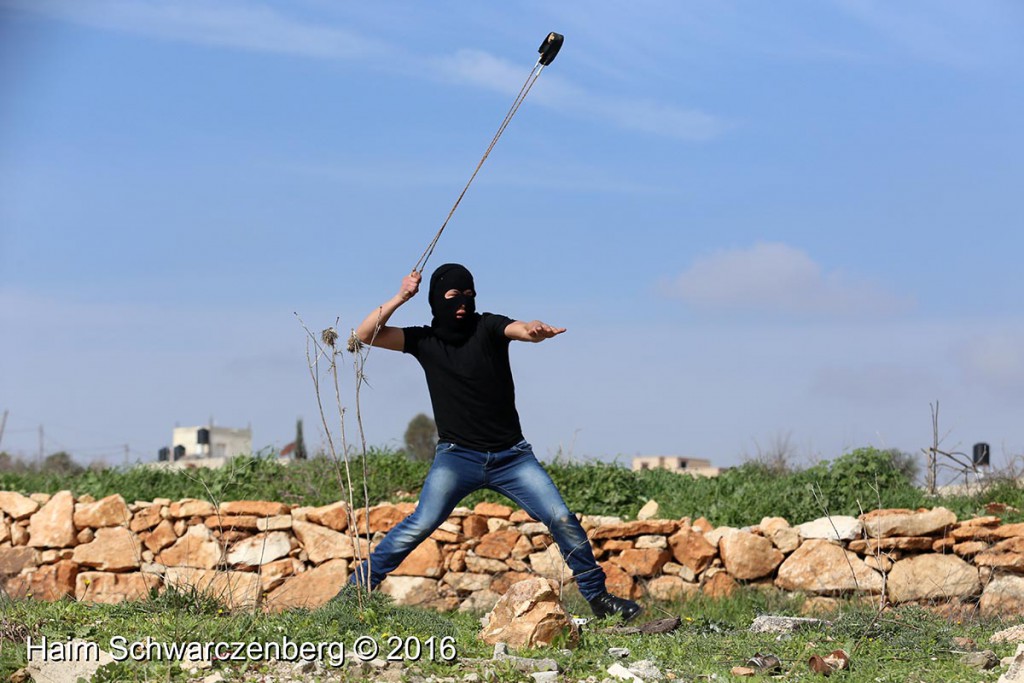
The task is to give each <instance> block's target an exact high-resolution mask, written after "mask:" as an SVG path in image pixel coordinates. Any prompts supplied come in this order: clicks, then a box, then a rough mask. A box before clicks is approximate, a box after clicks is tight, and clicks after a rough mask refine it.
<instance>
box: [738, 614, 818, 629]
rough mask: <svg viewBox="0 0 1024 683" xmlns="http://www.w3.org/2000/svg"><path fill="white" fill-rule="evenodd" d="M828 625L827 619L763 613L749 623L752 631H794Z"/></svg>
mask: <svg viewBox="0 0 1024 683" xmlns="http://www.w3.org/2000/svg"><path fill="white" fill-rule="evenodd" d="M824 626H828V622H827V621H822V620H821V619H812V618H809V617H780V616H775V615H771V614H763V615H761V616H759V617H756V618H755V619H754V621H753V622H752V623H751V624H750V631H751V632H752V633H795V632H797V631H800V630H802V629H807V628H820V627H824Z"/></svg>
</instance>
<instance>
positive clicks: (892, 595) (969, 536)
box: [0, 491, 1024, 614]
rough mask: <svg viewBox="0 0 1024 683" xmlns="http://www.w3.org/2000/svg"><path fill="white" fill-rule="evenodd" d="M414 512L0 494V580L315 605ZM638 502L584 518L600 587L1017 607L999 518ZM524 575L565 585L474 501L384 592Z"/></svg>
mask: <svg viewBox="0 0 1024 683" xmlns="http://www.w3.org/2000/svg"><path fill="white" fill-rule="evenodd" d="M653 507H654V508H656V505H655V506H653ZM414 509H415V505H414V504H411V503H399V504H395V505H379V506H375V507H372V508H370V509H369V511H367V510H365V509H360V510H357V511H356V512H355V514H354V515H352V514H350V513H349V511H348V509H347V507H346V506H345V505H344V504H342V503H335V504H332V505H327V506H324V507H315V508H314V507H291V506H288V505H284V504H281V503H276V502H269V501H232V502H225V503H221V504H220V505H214V504H213V503H211V502H209V501H204V500H195V499H185V500H178V501H171V500H168V499H158V500H154V501H149V502H145V501H136V502H134V503H127V502H126V501H125V500H124V499H123V498H122V497H121V496H119V495H113V496H109V497H107V498H103V499H102V500H93V499H92V498H91V497H89V496H82V497H80V498H79V499H78V500H75V499H74V498H73V496H72V494H71V493H70V492H68V491H61V492H60V493H57V494H54V495H46V494H33V495H30V496H24V495H21V494H19V493H14V492H9V491H0V586H2V587H3V588H4V590H6V592H7V593H9V594H10V595H12V596H16V597H33V598H38V599H43V600H57V599H61V598H65V597H68V596H70V597H73V598H76V599H78V600H84V601H91V602H100V603H115V602H120V601H122V600H137V599H143V598H145V597H146V596H148V595H149V594H150V592H151V591H162V590H165V589H166V588H168V587H176V588H181V589H185V590H192V589H195V590H199V591H203V592H209V593H212V594H214V595H215V596H216V597H218V598H219V599H221V600H223V601H224V602H225V603H227V604H228V605H230V606H232V607H245V608H253V607H258V608H261V609H265V610H271V611H273V610H282V609H287V608H291V607H315V606H318V605H320V604H323V603H324V602H326V601H327V600H329V599H330V598H331V597H332V596H333V595H335V594H336V593H337V591H338V590H339V588H340V587H341V586H342V585H343V584H344V583H345V581H346V580H347V579H348V576H349V573H350V572H351V571H352V570H353V568H354V567H355V566H356V564H357V563H358V562H359V561H360V558H365V557H366V555H367V554H368V552H369V550H370V549H371V548H373V547H374V546H375V545H376V543H378V542H379V541H380V539H381V538H383V536H384V534H385V533H386V532H387V531H388V530H389V529H391V528H392V527H393V526H394V525H396V524H397V523H398V522H400V521H401V520H402V519H404V518H405V517H406V516H407V515H409V514H410V513H411V512H412V511H413V510H414ZM651 510H652V506H651V505H648V506H645V508H644V510H643V514H642V515H638V517H641V518H640V519H637V520H635V521H623V520H621V519H618V518H615V517H599V516H583V517H582V518H581V520H582V523H583V526H584V528H585V529H586V530H587V532H588V535H589V536H590V538H591V541H592V543H593V545H594V552H595V555H596V557H597V559H598V561H599V562H600V564H601V566H602V568H603V569H604V571H605V573H606V575H607V577H608V588H609V590H611V591H612V592H613V593H616V594H618V595H622V596H629V597H632V598H644V597H649V598H652V599H658V600H672V599H677V598H683V597H687V596H692V595H696V594H698V593H700V594H705V595H709V596H712V597H717V596H726V595H729V594H730V593H732V591H734V590H735V589H736V587H737V586H739V585H742V584H747V585H753V586H756V587H763V588H771V589H780V590H784V591H794V592H797V591H798V592H802V593H805V594H808V595H810V596H814V598H815V601H816V602H815V603H814V604H821V603H822V602H826V603H827V601H828V600H829V599H830V598H835V597H837V596H843V595H864V596H875V597H877V598H878V599H881V597H882V596H883V595H884V599H887V600H889V601H891V602H894V603H902V602H913V601H917V602H939V603H941V604H944V605H950V604H956V603H961V602H962V603H971V604H973V603H978V604H979V605H980V609H981V611H982V613H985V614H1024V524H1003V523H1002V522H1001V520H1000V519H999V518H998V517H996V516H988V517H979V518H975V519H968V520H963V521H958V520H957V518H956V516H955V515H954V514H953V513H952V512H950V511H949V510H946V509H945V508H935V509H932V510H874V511H871V512H868V513H866V514H864V515H861V516H860V517H858V518H854V517H839V516H837V517H828V518H822V519H818V520H810V521H807V522H804V523H802V524H799V525H797V526H791V525H790V523H789V522H788V521H787V520H785V519H781V518H777V517H776V518H765V519H763V520H761V523H760V524H758V525H756V526H753V527H748V528H743V529H736V528H731V527H717V528H716V527H714V526H713V525H711V524H710V523H709V522H708V521H707V520H706V519H703V518H701V519H697V520H691V519H689V518H684V519H680V520H674V519H657V518H656V512H655V513H653V514H652V512H651ZM356 530H358V531H359V534H358V537H357V534H356V533H355V531H356ZM367 535H368V536H369V537H370V540H369V541H367V538H366V537H367ZM538 575H539V576H542V577H545V578H548V579H553V580H555V581H559V582H561V581H565V582H566V583H571V577H570V572H569V570H568V567H567V566H566V565H565V563H564V562H563V560H562V556H561V554H560V553H559V552H558V548H557V547H556V546H555V545H554V543H553V542H552V539H551V536H550V535H549V534H548V532H547V529H546V528H545V527H544V525H543V524H541V523H539V522H537V521H535V520H533V519H530V518H529V516H528V515H527V514H526V513H524V512H523V511H521V510H513V509H512V508H510V507H507V506H505V505H499V504H495V503H481V504H479V505H477V506H476V507H475V508H473V509H472V510H471V509H468V508H457V509H456V510H455V511H454V512H453V513H452V515H451V517H449V518H448V520H447V521H446V522H445V523H444V524H442V525H441V527H440V528H439V529H438V530H437V531H435V532H434V533H433V534H432V535H431V537H430V538H429V539H427V540H426V541H425V542H424V543H423V544H421V545H420V546H419V547H418V548H417V549H416V550H415V551H414V552H413V553H412V554H411V555H409V557H408V558H406V560H405V561H404V562H403V563H402V564H401V566H399V567H398V568H397V569H396V570H395V571H394V572H393V573H392V575H391V576H390V577H388V579H387V580H386V581H384V583H383V584H382V585H381V590H383V591H384V592H386V593H388V594H390V595H391V596H393V597H394V598H395V599H396V600H397V601H398V602H400V603H404V604H414V605H422V606H425V607H430V608H434V609H441V610H450V609H462V610H481V611H483V610H489V609H490V608H491V607H493V606H494V604H495V603H496V602H497V600H498V598H499V597H500V596H501V595H503V594H504V593H505V592H506V591H507V590H508V589H509V587H510V586H512V585H513V584H515V583H516V582H518V581H521V580H523V579H526V578H531V577H536V576H538ZM873 599H875V598H874V597H873Z"/></svg>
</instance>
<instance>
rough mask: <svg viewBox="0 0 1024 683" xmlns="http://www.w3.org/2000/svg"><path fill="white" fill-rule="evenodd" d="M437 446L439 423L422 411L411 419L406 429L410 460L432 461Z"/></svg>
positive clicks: (406, 446) (406, 449) (406, 450)
mask: <svg viewBox="0 0 1024 683" xmlns="http://www.w3.org/2000/svg"><path fill="white" fill-rule="evenodd" d="M436 448H437V425H436V424H434V421H433V420H432V419H431V418H430V417H429V416H427V415H425V414H423V413H420V414H419V415H417V416H416V417H414V418H413V419H411V420H409V426H408V427H406V429H405V452H406V455H408V456H409V459H410V460H421V461H425V462H430V461H431V460H433V459H434V451H435V450H436Z"/></svg>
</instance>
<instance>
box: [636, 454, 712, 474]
mask: <svg viewBox="0 0 1024 683" xmlns="http://www.w3.org/2000/svg"><path fill="white" fill-rule="evenodd" d="M653 469H662V470H671V471H672V472H682V473H686V474H692V475H693V476H695V477H717V476H718V473H719V472H720V471H721V470H720V469H719V468H717V467H712V465H711V461H710V460H704V459H703V458H686V457H683V456H681V455H638V456H635V457H634V458H633V471H634V472H636V471H639V470H653Z"/></svg>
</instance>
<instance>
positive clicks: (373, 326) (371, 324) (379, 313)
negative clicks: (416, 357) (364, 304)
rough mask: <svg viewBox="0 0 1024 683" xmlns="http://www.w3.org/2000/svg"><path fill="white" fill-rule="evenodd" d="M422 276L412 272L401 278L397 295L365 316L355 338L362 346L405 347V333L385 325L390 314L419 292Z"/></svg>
mask: <svg viewBox="0 0 1024 683" xmlns="http://www.w3.org/2000/svg"><path fill="white" fill-rule="evenodd" d="M421 279H423V278H422V276H421V275H420V274H419V273H417V272H416V271H413V272H412V273H410V274H409V275H406V276H405V277H404V278H402V287H401V289H399V290H398V294H395V295H394V296H393V297H391V298H390V299H388V300H387V301H385V302H384V303H383V304H381V305H380V306H378V307H377V308H376V309H375V310H373V311H372V312H371V313H370V315H368V316H366V319H365V320H363V322H361V323H359V327H357V328H356V337H358V338H359V341H361V342H363V343H364V344H372V345H373V346H377V347H380V348H382V349H390V350H392V351H401V350H402V349H403V348H404V346H405V332H403V331H402V328H401V327H390V326H388V325H387V322H388V319H389V318H390V317H391V314H392V313H394V312H395V311H397V310H398V307H399V306H401V305H402V304H404V303H405V302H406V301H408V300H409V299H411V298H413V297H414V296H416V292H418V291H420V280H421Z"/></svg>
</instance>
